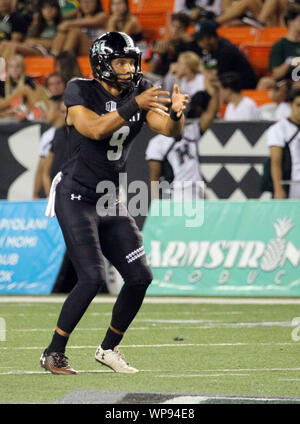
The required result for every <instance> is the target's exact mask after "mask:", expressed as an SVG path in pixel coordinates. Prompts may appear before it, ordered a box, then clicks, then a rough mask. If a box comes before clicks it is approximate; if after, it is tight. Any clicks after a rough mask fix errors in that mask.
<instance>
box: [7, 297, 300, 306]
mask: <svg viewBox="0 0 300 424" xmlns="http://www.w3.org/2000/svg"><path fill="white" fill-rule="evenodd" d="M65 299H66V296H51V295H50V296H27V295H25V296H4V295H0V303H24V304H26V303H62V302H64V300H65ZM115 301H116V297H110V296H97V297H96V298H95V299H94V300H93V303H114V302H115ZM144 303H152V304H160V303H162V304H171V303H175V304H181V303H184V304H186V303H188V304H219V305H300V299H299V298H263V299H262V298H240V297H239V298H224V297H150V296H148V297H146V298H145V300H144Z"/></svg>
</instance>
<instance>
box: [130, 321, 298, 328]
mask: <svg viewBox="0 0 300 424" xmlns="http://www.w3.org/2000/svg"><path fill="white" fill-rule="evenodd" d="M135 322H149V323H151V322H153V323H158V324H160V323H161V324H203V325H201V326H200V327H198V328H218V327H225V328H232V327H294V326H293V325H292V322H291V321H257V322H223V321H220V320H210V321H208V320H203V319H202V320H201V319H199V320H192V319H190V320H184V319H182V320H180V319H136V320H135ZM179 328H182V327H179ZM190 328H193V327H190Z"/></svg>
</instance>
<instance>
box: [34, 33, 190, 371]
mask: <svg viewBox="0 0 300 424" xmlns="http://www.w3.org/2000/svg"><path fill="white" fill-rule="evenodd" d="M90 63H91V68H92V70H93V75H94V79H82V78H77V79H73V80H71V81H70V82H69V84H68V86H67V89H66V92H65V104H66V106H67V118H66V122H67V125H68V131H69V137H68V144H69V147H70V159H69V161H68V162H67V163H66V164H65V166H64V167H63V168H62V172H60V173H59V174H58V175H57V176H56V177H55V178H54V181H53V183H52V191H51V193H50V196H49V203H48V208H47V210H48V216H54V215H55V214H56V215H57V218H58V221H59V224H60V226H61V229H62V232H63V235H64V239H65V242H66V246H67V250H68V253H69V256H70V258H71V260H72V262H73V264H74V267H75V269H76V272H77V276H78V282H77V284H76V286H75V287H74V289H73V290H72V291H71V293H70V294H69V296H68V297H67V299H66V301H65V302H64V305H63V307H62V310H61V313H60V316H59V318H58V322H57V327H56V329H55V332H54V335H53V338H52V341H51V343H50V345H49V346H48V348H47V349H46V350H45V351H44V353H43V354H42V356H41V360H40V362H41V365H42V367H44V368H45V369H46V370H48V371H51V372H52V373H53V374H75V373H76V371H75V370H74V369H73V368H72V367H71V366H70V365H69V363H68V360H67V359H68V358H67V357H66V356H65V354H64V353H65V348H66V344H67V341H68V338H69V335H70V334H71V333H72V331H73V330H74V328H75V326H76V325H77V323H78V322H79V320H80V319H81V317H82V315H83V314H84V312H85V311H86V309H87V307H88V306H89V304H90V303H91V301H92V300H93V298H94V297H95V295H96V294H97V292H98V290H99V286H100V284H102V283H103V282H105V273H104V263H103V255H105V257H106V258H107V259H108V260H109V261H110V262H111V263H112V264H113V265H114V266H115V267H116V269H117V270H118V271H119V272H120V274H121V276H122V278H123V280H124V285H123V287H122V289H121V291H120V293H119V295H118V297H117V300H116V303H115V305H114V307H113V311H112V319H111V323H110V326H109V328H108V330H107V333H106V335H105V337H104V340H103V341H102V343H101V344H100V345H99V347H98V348H97V350H96V353H95V359H96V360H97V361H98V362H101V363H102V364H103V365H106V366H108V367H110V368H111V369H113V370H114V371H116V372H123V373H134V372H137V371H138V370H137V369H135V368H133V367H132V366H130V365H129V364H128V363H127V362H126V361H125V358H124V356H123V354H122V353H121V352H120V350H119V348H118V345H119V343H120V341H121V339H122V337H123V335H124V333H125V331H126V330H127V328H128V327H129V325H130V323H131V322H132V320H133V319H134V317H135V316H136V314H137V312H138V310H139V309H140V307H141V305H142V302H143V299H144V296H145V293H146V290H147V287H148V286H149V284H150V283H151V281H152V273H151V270H150V268H149V267H148V265H147V262H146V257H145V251H144V248H143V244H142V237H141V234H140V232H139V230H138V228H137V226H136V224H135V221H134V219H133V218H132V217H131V216H130V215H129V213H128V211H127V209H126V207H125V205H123V204H122V203H120V202H119V201H118V198H117V196H115V197H114V196H112V198H110V201H109V205H110V206H108V208H107V210H108V212H109V208H110V207H112V206H114V208H115V209H114V210H117V214H110V213H108V214H106V215H105V214H102V213H99V210H98V213H97V210H96V209H98V208H96V204H97V200H99V195H97V193H96V187H97V185H98V183H99V182H103V181H108V182H111V183H113V184H114V185H115V187H118V185H119V181H118V179H119V173H120V172H123V171H124V168H125V163H126V159H127V156H128V151H129V147H130V144H131V142H132V141H133V139H134V137H135V136H136V135H137V134H138V132H139V131H140V129H141V127H142V125H143V123H144V122H145V121H146V122H147V123H148V125H149V126H150V128H152V129H153V130H154V131H156V132H158V133H160V134H163V135H166V136H170V137H177V136H179V135H180V134H181V133H182V130H183V126H184V118H183V114H182V112H183V110H184V109H185V107H186V104H187V103H188V96H187V95H185V94H182V93H180V91H179V88H178V86H176V85H175V86H174V92H173V94H172V98H171V99H170V97H167V96H169V93H168V92H164V91H161V87H157V86H156V87H152V86H151V84H150V83H149V82H148V81H146V80H144V79H143V76H142V73H141V53H140V51H139V49H138V48H137V47H135V45H134V43H133V40H132V39H131V38H130V37H129V36H128V35H127V34H125V33H121V32H109V33H106V34H104V35H102V36H101V37H99V38H97V39H96V40H95V42H94V43H93V45H92V47H91V50H90ZM169 103H170V104H169ZM169 107H170V114H169V113H167V111H168V110H169ZM54 199H56V200H55V209H54Z"/></svg>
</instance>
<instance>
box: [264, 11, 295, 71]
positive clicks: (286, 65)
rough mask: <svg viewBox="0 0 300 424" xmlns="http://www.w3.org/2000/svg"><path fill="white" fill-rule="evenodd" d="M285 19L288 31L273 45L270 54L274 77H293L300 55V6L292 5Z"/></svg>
mask: <svg viewBox="0 0 300 424" xmlns="http://www.w3.org/2000/svg"><path fill="white" fill-rule="evenodd" d="M285 21H286V24H287V27H288V32H287V34H286V35H285V36H284V37H283V38H281V39H280V40H279V41H277V43H275V44H274V45H273V47H272V50H271V54H270V70H271V71H272V77H273V78H274V79H282V78H291V75H292V71H293V69H294V68H295V66H297V64H298V60H297V58H299V56H300V7H296V6H290V7H289V9H288V11H287V14H286V17H285ZM293 59H294V60H293Z"/></svg>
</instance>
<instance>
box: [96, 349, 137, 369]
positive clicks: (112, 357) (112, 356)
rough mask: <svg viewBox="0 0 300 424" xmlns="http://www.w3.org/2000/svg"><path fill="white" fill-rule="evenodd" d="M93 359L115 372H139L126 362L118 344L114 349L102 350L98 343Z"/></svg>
mask: <svg viewBox="0 0 300 424" xmlns="http://www.w3.org/2000/svg"><path fill="white" fill-rule="evenodd" d="M95 359H96V361H97V362H100V363H101V364H102V365H105V366H107V367H109V368H111V369H112V370H113V371H115V372H121V373H128V374H133V373H136V372H139V370H137V369H136V368H133V367H131V366H130V365H129V364H128V362H126V360H125V357H124V355H123V353H122V352H121V351H120V349H119V347H118V346H116V347H115V348H114V350H111V349H107V350H104V349H102V347H101V345H100V346H99V347H98V349H97V350H96V353H95Z"/></svg>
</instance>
